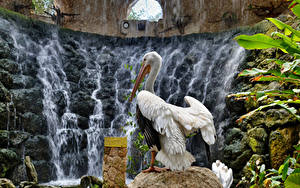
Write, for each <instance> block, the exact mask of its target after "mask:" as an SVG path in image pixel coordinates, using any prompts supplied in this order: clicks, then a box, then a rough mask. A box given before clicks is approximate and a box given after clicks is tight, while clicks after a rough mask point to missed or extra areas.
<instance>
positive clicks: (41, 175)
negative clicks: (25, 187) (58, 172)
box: [32, 160, 55, 183]
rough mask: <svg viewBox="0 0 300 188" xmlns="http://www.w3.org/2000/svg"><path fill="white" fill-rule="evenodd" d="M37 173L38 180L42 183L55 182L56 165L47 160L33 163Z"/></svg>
mask: <svg viewBox="0 0 300 188" xmlns="http://www.w3.org/2000/svg"><path fill="white" fill-rule="evenodd" d="M32 163H33V165H34V167H35V169H36V171H37V172H38V180H39V182H40V183H45V182H50V181H51V180H53V177H55V176H54V174H53V172H55V169H54V165H53V164H52V163H51V162H49V161H45V160H38V161H32Z"/></svg>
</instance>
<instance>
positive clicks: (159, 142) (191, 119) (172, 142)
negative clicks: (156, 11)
mask: <svg viewBox="0 0 300 188" xmlns="http://www.w3.org/2000/svg"><path fill="white" fill-rule="evenodd" d="M161 65H162V58H161V56H160V55H159V54H158V53H157V52H154V51H153V52H149V53H147V54H145V55H144V57H143V63H142V67H141V70H140V72H139V74H138V76H137V79H136V83H135V85H134V87H133V90H132V92H131V96H130V101H132V99H133V98H134V96H135V93H136V92H137V90H138V88H139V85H140V83H141V81H142V80H143V78H144V77H145V76H146V75H147V74H149V76H148V79H147V80H146V82H145V85H144V90H142V91H140V92H139V93H138V95H137V109H136V117H137V123H138V126H139V128H140V130H141V132H142V133H143V135H144V137H145V140H146V143H147V145H148V146H149V148H150V151H151V163H150V167H149V168H148V169H147V170H144V171H143V172H161V171H163V170H164V169H163V168H158V167H155V166H154V162H155V159H156V160H157V161H159V162H161V163H162V164H163V165H165V167H166V168H167V169H170V170H172V171H173V170H185V169H187V168H189V167H190V166H191V164H192V163H193V162H194V161H195V158H194V157H193V155H192V154H191V153H189V152H188V151H187V150H186V146H185V137H186V136H188V135H190V134H192V133H193V132H196V131H198V130H199V129H200V130H201V134H202V137H203V139H204V141H205V142H206V143H207V144H209V145H211V144H214V143H215V136H216V131H215V127H214V123H213V116H212V115H211V113H210V112H209V111H208V109H207V108H206V107H205V106H204V105H203V104H202V103H201V102H199V101H198V100H196V99H195V98H193V97H190V96H186V97H184V100H185V102H186V103H187V104H188V105H189V107H186V108H183V107H178V106H175V105H172V104H168V103H166V102H165V101H164V100H163V99H161V98H160V97H158V96H156V95H155V94H154V82H155V80H156V78H157V75H158V73H159V71H160V68H161Z"/></svg>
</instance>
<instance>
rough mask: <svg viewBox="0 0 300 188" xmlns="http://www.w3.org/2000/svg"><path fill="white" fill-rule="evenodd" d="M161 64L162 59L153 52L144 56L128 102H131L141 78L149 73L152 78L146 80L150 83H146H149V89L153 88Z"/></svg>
mask: <svg viewBox="0 0 300 188" xmlns="http://www.w3.org/2000/svg"><path fill="white" fill-rule="evenodd" d="M161 63H162V58H161V56H160V55H159V54H158V53H157V52H155V51H153V52H148V53H146V54H145V55H144V57H143V62H142V68H141V70H140V72H139V74H138V76H137V79H136V81H135V84H134V87H133V90H132V92H131V96H130V101H132V99H133V97H134V95H135V93H136V91H137V89H138V88H139V85H140V83H141V81H142V80H143V78H144V77H145V76H146V75H147V74H149V73H151V74H152V76H151V77H149V78H148V79H150V80H149V81H151V82H148V83H150V86H149V87H153V83H154V81H155V79H156V76H157V74H158V72H159V70H160V67H161ZM147 81H148V80H147ZM151 84H152V86H151ZM146 87H147V84H146Z"/></svg>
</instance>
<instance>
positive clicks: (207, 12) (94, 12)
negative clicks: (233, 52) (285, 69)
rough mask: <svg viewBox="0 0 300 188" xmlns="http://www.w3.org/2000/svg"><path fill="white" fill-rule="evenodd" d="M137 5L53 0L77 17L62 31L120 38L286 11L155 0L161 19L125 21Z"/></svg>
mask: <svg viewBox="0 0 300 188" xmlns="http://www.w3.org/2000/svg"><path fill="white" fill-rule="evenodd" d="M137 1H138V0H54V2H55V5H56V6H57V7H59V8H60V9H61V11H62V12H64V13H72V14H79V15H76V16H65V17H64V20H63V27H67V28H70V29H73V30H79V31H83V32H91V33H98V34H102V35H109V36H121V37H139V36H158V37H167V36H173V35H186V34H191V33H203V32H217V31H222V30H227V29H231V28H235V27H237V26H244V25H251V24H254V23H257V22H259V21H261V20H262V19H264V18H265V17H272V16H277V15H279V14H280V13H282V12H283V11H286V10H287V8H286V7H287V4H288V2H286V1H285V0H158V2H159V3H160V4H161V6H162V9H163V19H161V20H159V21H158V22H147V21H133V20H127V16H128V13H129V12H130V9H131V7H132V6H133V5H134V4H135V3H136V2H137ZM30 2H31V0H0V6H3V7H5V8H8V9H11V10H14V9H15V7H14V3H15V4H28V3H30ZM21 11H22V10H21ZM23 12H24V11H23ZM25 14H28V11H27V12H25ZM124 26H125V27H124ZM126 26H128V27H126Z"/></svg>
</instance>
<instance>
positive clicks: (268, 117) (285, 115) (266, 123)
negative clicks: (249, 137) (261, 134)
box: [238, 109, 297, 130]
mask: <svg viewBox="0 0 300 188" xmlns="http://www.w3.org/2000/svg"><path fill="white" fill-rule="evenodd" d="M296 122H297V120H296V118H295V116H293V115H291V114H290V113H289V112H288V111H286V110H285V109H269V110H267V111H258V112H255V113H253V114H252V115H251V116H249V117H247V118H245V119H243V120H242V121H240V122H238V125H239V126H240V127H246V128H247V129H252V128H255V127H266V128H268V129H273V130H275V129H276V128H277V127H283V126H286V125H288V124H295V123H296Z"/></svg>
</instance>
